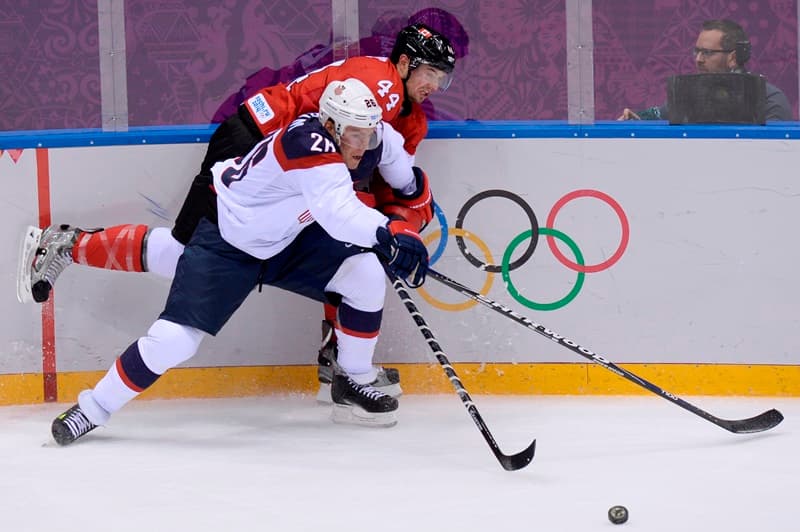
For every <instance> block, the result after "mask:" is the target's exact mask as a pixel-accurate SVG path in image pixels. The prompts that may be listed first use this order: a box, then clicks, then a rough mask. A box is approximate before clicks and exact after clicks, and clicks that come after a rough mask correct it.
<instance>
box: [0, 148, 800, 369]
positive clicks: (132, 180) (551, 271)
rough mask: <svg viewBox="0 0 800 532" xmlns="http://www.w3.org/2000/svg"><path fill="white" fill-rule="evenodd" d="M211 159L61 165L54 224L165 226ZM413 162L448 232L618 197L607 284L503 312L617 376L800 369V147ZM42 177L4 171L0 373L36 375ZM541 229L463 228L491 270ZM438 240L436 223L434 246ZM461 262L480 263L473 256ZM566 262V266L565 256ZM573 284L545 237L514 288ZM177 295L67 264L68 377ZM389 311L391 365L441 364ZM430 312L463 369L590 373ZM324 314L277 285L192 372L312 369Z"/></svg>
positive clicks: (525, 291)
mask: <svg viewBox="0 0 800 532" xmlns="http://www.w3.org/2000/svg"><path fill="white" fill-rule="evenodd" d="M204 150H205V147H204V146H201V145H159V146H155V145H148V146H115V147H94V148H60V149H51V150H49V158H50V183H51V185H50V186H51V208H52V220H53V222H55V223H62V222H63V223H72V224H78V225H81V226H84V227H91V226H110V225H117V224H121V223H146V224H151V225H171V218H172V217H174V216H175V214H176V213H177V211H178V209H179V208H180V205H181V202H182V201H183V196H184V194H185V191H186V190H187V187H188V184H189V182H190V180H191V178H192V176H193V175H194V173H195V172H196V170H197V168H198V167H199V162H200V160H201V158H202V156H203V153H204ZM417 162H418V164H419V165H420V166H422V167H423V168H424V169H425V170H426V171H427V172H428V174H429V175H430V177H431V180H432V182H433V188H434V197H435V199H436V201H437V203H438V204H439V205H440V206H441V207H442V210H443V212H444V214H445V216H446V218H447V221H448V225H449V226H450V227H451V228H452V227H453V226H454V225H455V223H456V218H457V215H458V212H459V210H460V209H461V207H462V206H463V205H464V204H465V203H466V202H467V200H468V199H470V198H471V197H472V196H474V195H475V194H477V193H479V192H481V191H485V190H488V189H503V190H506V191H510V192H513V193H514V194H516V195H518V196H519V197H520V198H522V199H523V200H524V201H526V202H527V203H528V204H529V205H530V206H531V208H532V209H533V211H534V212H535V214H536V217H537V218H538V224H539V226H545V223H546V221H547V216H548V213H549V212H550V210H551V208H552V207H553V205H554V204H555V203H556V202H557V201H558V200H559V199H560V198H563V197H564V196H565V195H567V194H570V193H573V192H575V191H578V190H583V189H591V190H595V191H598V192H599V193H602V194H604V195H608V196H609V197H610V198H612V199H613V200H614V201H616V202H617V203H618V204H619V206H620V208H621V209H622V211H623V212H624V214H625V216H626V218H627V220H628V222H629V224H630V240H629V243H628V245H627V248H626V249H625V250H624V252H623V253H622V255H621V257H620V258H619V260H618V261H617V262H616V263H614V264H613V265H611V266H610V267H609V268H607V269H605V270H603V271H599V272H596V273H587V274H586V275H585V280H584V284H583V287H582V288H581V290H580V291H579V292H578V294H577V296H576V297H575V298H574V299H573V300H572V301H570V302H569V303H568V304H566V305H565V306H563V307H561V308H558V309H556V310H550V311H539V310H534V309H530V308H526V307H524V306H523V305H521V304H519V303H518V302H517V301H515V300H514V299H513V298H512V297H511V295H509V292H508V291H507V290H506V288H505V287H504V286H503V282H502V279H501V277H500V275H499V274H496V275H495V277H496V278H495V281H494V286H493V288H492V289H491V291H490V292H489V293H488V296H489V297H490V298H492V299H496V300H498V301H500V302H502V303H504V304H507V305H509V306H511V307H512V308H514V309H515V310H517V311H518V312H520V313H521V314H523V315H525V316H527V317H529V318H531V319H533V320H534V321H538V322H540V323H542V324H543V325H545V326H547V327H549V328H551V329H553V330H555V331H556V332H558V333H560V334H562V335H565V336H567V337H569V338H571V339H572V340H575V341H577V342H578V343H580V344H582V345H584V346H586V347H589V348H590V349H592V350H594V351H596V352H598V353H600V354H602V355H604V356H606V357H607V358H609V359H611V360H614V361H615V362H662V363H669V362H685V363H695V362H696V363H707V362H711V363H759V364H798V363H800V357H798V355H797V352H796V348H795V345H796V342H795V341H794V334H795V332H794V331H796V330H797V328H798V327H797V325H798V323H797V322H798V315H800V312H798V310H800V303H798V300H799V299H800V297H798V296H800V289H798V287H797V283H796V282H795V270H796V265H797V264H798V263H800V260H799V259H800V252H798V250H797V246H796V245H794V240H795V239H794V238H793V237H794V233H795V231H796V228H797V227H800V214H798V211H797V208H796V204H797V202H798V201H800V200H799V199H798V198H800V185H798V180H797V177H796V176H795V175H794V170H795V169H796V168H798V167H800V164H798V163H800V144H798V143H797V142H795V141H785V142H784V141H774V140H769V141H759V140H670V139H653V140H644V139H636V140H628V139H514V140H491V139H480V140H466V139H456V140H427V141H426V142H425V143H423V146H422V149H421V151H420V153H419V154H418V157H417ZM36 172H37V166H36V160H35V150H25V152H24V153H23V154H22V157H21V158H20V159H19V161H18V162H17V163H12V161H11V159H10V158H9V157H8V155H4V156H2V157H0V174H1V175H2V177H3V178H4V179H3V183H4V185H5V186H6V190H7V191H8V192H7V195H6V198H7V199H6V205H7V208H6V209H3V212H2V215H0V216H2V222H3V223H4V227H6V231H5V232H4V233H3V235H4V236H3V237H2V238H3V241H2V243H3V244H4V245H5V247H6V249H9V250H13V252H11V253H8V254H6V255H5V256H4V257H3V258H2V262H0V276H1V277H2V279H3V280H4V284H5V286H6V290H5V291H4V292H3V296H2V299H0V304H1V305H3V306H4V307H5V308H4V314H5V315H6V316H7V319H6V320H4V321H3V322H2V325H0V336H2V340H3V341H4V343H5V345H6V346H7V352H6V356H5V357H2V358H0V373H18V372H38V371H41V313H40V310H39V307H38V306H33V305H29V306H23V305H20V304H19V303H17V302H16V299H15V296H14V277H15V270H16V250H17V245H18V238H19V235H20V234H21V231H22V229H23V228H24V226H25V225H28V224H36V223H37V220H38V207H37V177H36V176H37V173H36ZM147 198H149V199H147ZM153 211H155V212H156V213H158V214H160V216H161V217H160V216H159V215H157V214H155V213H154V212H153ZM164 216H165V217H167V218H168V219H169V221H167V220H164V219H162V217H164ZM528 228H529V222H528V220H527V218H526V217H525V215H524V213H523V211H522V209H521V208H520V207H519V206H517V205H515V204H514V203H512V202H510V201H509V200H506V199H499V198H490V199H487V200H484V201H481V202H479V203H477V204H476V205H475V206H474V207H473V208H472V209H471V210H470V211H469V214H468V215H467V216H466V218H465V220H464V229H465V230H467V231H469V232H470V233H472V234H473V235H475V236H476V237H478V238H479V239H480V240H482V241H484V242H485V243H486V244H487V245H488V247H489V248H490V250H491V253H492V255H493V256H494V257H495V259H496V261H499V260H500V258H501V257H502V255H503V252H504V251H505V249H506V247H507V246H508V243H509V242H510V240H511V239H512V238H513V237H515V236H516V235H518V234H519V233H521V232H522V231H524V230H525V229H528ZM554 228H555V229H557V230H559V231H561V232H563V233H565V234H566V235H568V236H569V237H570V238H571V239H573V240H574V241H575V243H576V244H577V246H578V248H579V249H580V251H581V253H582V254H583V255H584V257H585V262H586V264H589V265H592V264H597V263H602V262H604V261H606V260H607V259H609V257H611V256H612V255H613V254H614V252H615V250H616V249H617V247H618V245H619V243H620V239H621V233H622V231H621V226H620V222H619V220H618V217H617V214H615V212H614V210H612V208H611V207H609V206H608V205H607V204H606V203H604V202H602V201H600V200H599V199H596V198H591V197H581V198H577V199H574V200H572V201H569V202H567V203H566V204H565V205H564V206H563V207H562V208H561V210H560V211H559V213H558V216H557V218H556V221H555V225H554ZM436 229H438V224H437V223H436V222H434V223H433V224H432V226H431V228H429V229H428V230H426V233H428V232H430V231H433V230H436ZM436 244H437V242H436V241H434V242H433V243H432V244H431V245H430V246H429V248H430V250H431V252H433V251H434V249H435V247H436ZM467 245H468V248H469V249H470V250H471V251H472V252H473V253H475V255H476V256H478V257H481V258H482V253H481V252H480V251H479V250H478V249H477V248H476V247H475V245H473V244H471V243H470V242H469V241H468V244H467ZM526 245H527V242H523V243H522V244H521V245H520V247H519V248H518V249H517V252H516V253H515V254H514V255H513V256H512V261H513V260H516V258H517V257H519V256H520V254H521V252H522V250H523V249H524V247H525V246H526ZM560 249H562V248H561V247H560ZM563 253H564V255H565V256H566V257H567V258H569V259H572V254H571V252H570V251H569V249H568V248H566V247H563ZM435 268H436V269H437V270H438V271H441V272H442V273H444V274H446V275H448V276H450V277H452V278H454V279H456V280H458V281H461V282H462V283H464V284H467V285H468V286H470V287H473V288H475V289H479V288H480V287H481V285H482V284H483V282H484V280H485V278H486V275H487V274H486V273H485V272H483V271H480V270H479V269H478V268H476V267H475V266H473V265H471V264H470V263H469V262H467V260H466V259H465V258H464V257H463V256H462V254H461V253H460V252H459V250H458V247H457V246H456V242H455V239H454V238H453V237H452V236H451V237H450V239H449V241H448V245H447V247H446V249H445V253H444V255H443V256H442V258H441V259H440V260H439V261H438V262H437V263H436V265H435ZM576 275H577V274H576V272H574V271H572V270H570V269H568V268H567V267H566V266H564V265H562V264H561V263H559V262H558V261H557V260H556V259H555V258H554V256H553V253H552V252H551V251H550V249H549V248H548V246H547V243H546V240H545V238H544V237H542V238H541V239H540V241H539V245H538V246H537V249H536V251H535V252H534V253H533V255H532V257H531V258H530V259H529V260H528V261H527V262H525V263H524V264H522V265H521V266H520V267H519V268H517V269H515V270H514V271H513V272H512V273H511V278H512V281H513V282H514V284H515V286H516V287H517V289H518V290H519V292H520V293H521V294H522V295H523V296H524V297H526V298H528V299H531V300H534V301H538V302H552V301H555V300H558V299H561V298H562V297H564V296H565V294H567V293H568V292H569V291H570V290H571V289H572V287H573V285H574V283H575V279H576ZM426 288H427V289H428V290H429V292H430V293H431V294H432V295H433V296H434V297H436V298H439V299H440V300H442V301H445V302H451V303H456V302H460V301H463V297H461V296H459V295H458V294H456V293H455V292H453V291H452V290H450V289H448V288H445V287H443V286H441V285H438V283H436V282H435V281H433V280H430V281H429V282H428V283H427V284H426ZM167 290H168V283H167V282H165V281H160V280H157V279H155V278H154V277H152V276H150V275H149V274H148V275H143V274H126V273H119V272H107V271H101V270H96V269H87V268H82V267H74V266H73V267H70V268H69V269H68V270H67V271H66V272H65V273H64V275H63V276H62V277H61V279H60V280H59V283H58V285H57V290H56V299H55V302H56V314H55V323H56V354H57V360H58V370H59V371H85V370H93V369H96V370H103V369H106V368H107V367H108V366H109V365H110V364H111V362H112V361H113V360H114V358H115V357H116V356H118V355H119V353H120V352H121V350H123V349H124V348H125V347H127V345H129V344H130V343H131V342H132V341H133V340H134V339H135V338H137V337H138V336H140V335H142V334H144V333H145V332H146V330H147V328H148V327H149V325H150V324H151V323H152V322H153V321H154V320H155V319H156V317H157V315H158V314H159V312H160V311H161V308H162V306H163V302H164V299H165V297H166V294H167ZM387 301H388V308H387V311H386V312H385V314H384V316H385V317H384V331H383V335H382V337H381V340H380V343H379V352H378V356H377V359H378V360H379V361H381V362H389V361H391V362H425V361H429V360H431V357H430V354H429V351H428V348H427V346H426V344H425V343H424V342H423V341H422V338H421V336H420V335H419V333H418V332H417V330H416V327H415V326H414V325H413V323H412V322H411V320H410V318H409V317H408V315H407V313H406V311H405V310H404V309H403V308H402V307H401V306H400V305H399V304H398V302H397V298H396V296H395V295H394V292H393V290H391V288H390V287H388V285H387ZM416 301H417V304H418V305H419V307H420V309H421V310H422V312H423V313H424V314H425V318H426V319H427V321H428V322H429V324H430V325H431V327H432V329H433V330H434V332H435V334H436V336H437V339H438V340H439V342H440V343H441V344H442V347H443V348H444V349H445V351H446V352H447V354H448V357H449V358H450V359H451V360H452V361H454V362H462V361H463V362H469V361H486V362H488V361H496V362H509V361H511V362H513V361H516V362H582V361H583V359H580V358H579V357H577V356H576V355H574V354H572V353H569V352H568V351H566V350H564V349H563V348H559V347H558V346H557V345H555V344H553V343H551V342H548V341H546V340H545V339H544V338H542V337H541V336H538V335H536V334H534V333H533V332H531V331H528V330H526V329H524V328H523V327H521V326H519V325H518V324H515V323H514V322H512V321H510V320H507V319H504V318H503V317H502V316H500V315H498V314H495V313H493V312H491V311H489V310H487V309H484V308H481V307H476V308H473V309H470V310H466V311H460V312H450V311H444V310H441V309H439V308H434V307H432V306H430V305H429V304H427V303H426V302H425V301H423V300H422V298H421V297H419V296H416ZM321 314H322V311H321V308H320V306H319V305H318V304H316V303H313V302H309V301H306V300H302V299H300V298H299V297H297V296H294V295H291V294H285V293H282V292H280V291H278V290H274V289H269V288H265V290H264V292H263V293H261V294H254V295H253V296H251V298H250V299H249V300H248V302H246V304H245V306H244V307H243V308H242V309H241V310H240V312H239V313H238V314H237V315H236V316H235V317H234V319H233V320H232V321H231V322H230V323H229V324H228V325H227V326H226V328H225V329H224V330H223V331H222V333H221V334H220V335H219V337H218V338H216V339H211V340H209V341H207V342H205V343H204V345H203V346H202V347H201V352H200V353H199V354H198V355H197V356H196V357H195V358H194V359H192V360H191V361H190V362H189V363H187V364H186V365H189V366H223V365H262V364H312V363H314V362H315V359H316V349H317V343H318V335H319V320H320V318H321Z"/></svg>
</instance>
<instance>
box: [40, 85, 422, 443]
mask: <svg viewBox="0 0 800 532" xmlns="http://www.w3.org/2000/svg"><path fill="white" fill-rule="evenodd" d="M319 109H320V112H319V114H306V115H301V116H300V117H298V118H297V119H296V120H294V121H293V122H292V123H291V124H290V125H288V126H287V127H284V128H281V129H278V130H277V131H275V132H272V133H270V134H268V135H267V136H266V137H265V138H264V139H263V140H262V141H261V142H259V143H258V144H256V146H255V147H254V148H253V150H252V151H251V152H249V153H248V154H247V155H246V156H244V157H238V158H235V159H229V160H226V161H222V162H219V163H217V164H215V165H214V167H213V169H212V173H213V183H214V187H215V189H216V190H217V201H218V223H217V224H214V223H212V222H211V221H209V220H207V219H203V220H201V222H200V223H199V225H198V227H197V230H196V231H195V232H194V234H193V235H192V238H191V240H190V241H189V243H188V244H187V245H186V249H185V250H184V252H183V254H182V255H181V258H180V259H179V261H178V264H177V269H176V272H175V277H174V279H173V282H172V286H171V287H170V292H169V296H168V298H167V302H166V305H165V308H164V311H163V312H162V313H161V315H160V316H159V318H158V319H157V320H156V322H155V323H154V324H153V325H152V326H151V327H150V329H149V330H148V332H147V334H146V335H145V336H142V337H141V338H139V339H138V340H136V341H134V342H133V343H132V344H131V345H130V346H129V347H128V348H127V349H126V350H125V351H124V352H123V353H122V354H121V355H120V356H119V357H118V358H117V360H116V362H115V363H114V364H113V365H112V366H111V368H110V369H109V370H108V372H107V373H106V374H105V376H104V377H103V378H102V379H100V381H99V382H98V383H97V385H96V386H95V387H94V388H93V389H91V390H85V391H83V392H81V393H80V395H79V398H78V403H77V404H76V405H74V406H72V407H71V408H70V409H68V410H67V411H66V412H64V413H63V414H61V415H59V416H58V417H57V418H56V419H55V420H54V421H53V424H52V434H53V437H54V439H55V440H56V442H57V443H58V444H60V445H67V444H70V443H72V442H73V441H75V440H76V439H78V438H80V437H82V436H84V435H85V434H87V433H88V432H89V431H91V430H93V429H94V428H96V427H97V426H100V425H104V424H106V423H107V422H108V420H109V418H110V416H111V415H112V414H113V413H114V412H116V411H117V410H119V409H120V408H122V407H123V406H124V405H125V404H126V403H128V402H129V401H131V400H132V399H134V398H135V397H136V396H137V395H139V393H141V392H142V391H143V390H145V389H146V388H148V387H149V386H151V385H152V384H153V383H154V382H155V381H156V380H157V379H158V378H159V377H160V376H161V375H162V374H163V373H165V372H166V371H167V370H168V369H170V368H172V367H174V366H176V365H178V364H180V363H181V362H183V361H185V360H187V359H189V358H191V357H192V356H193V355H194V354H195V353H196V352H197V349H198V347H199V345H200V342H201V340H202V338H203V336H204V333H205V334H211V335H215V334H216V333H217V332H218V331H219V330H220V329H221V328H222V327H223V326H224V324H225V323H226V322H227V320H228V319H229V318H230V317H231V316H232V315H233V313H234V312H235V311H236V309H237V308H238V307H239V306H240V305H241V304H242V303H243V302H244V300H245V299H246V298H247V296H248V295H249V294H250V293H251V292H252V291H253V288H255V287H256V286H260V285H261V284H267V285H271V286H276V287H278V288H282V289H284V290H288V291H290V292H294V293H296V294H299V295H303V296H306V297H309V298H312V299H315V300H317V301H324V300H326V298H328V297H336V298H337V299H339V300H340V304H339V321H340V327H339V329H338V331H337V332H338V336H339V357H338V361H337V362H336V363H335V370H334V374H333V383H332V392H331V394H332V400H333V412H332V418H333V420H334V421H335V422H342V423H355V424H361V425H372V426H392V425H394V424H395V423H396V422H397V420H396V417H395V411H396V410H397V407H398V402H397V399H395V398H393V397H391V396H389V395H387V394H385V393H383V392H381V391H380V390H377V389H376V388H374V387H373V386H372V385H371V383H372V382H373V381H374V380H375V376H376V375H375V374H376V370H375V368H374V366H373V365H372V356H373V352H374V349H375V344H376V343H377V339H378V334H379V330H380V325H381V317H382V311H383V300H384V292H385V285H386V282H385V273H384V266H383V265H382V264H381V261H380V260H379V259H378V256H377V254H380V255H381V256H382V257H384V258H383V260H384V261H385V267H387V268H388V269H389V270H390V271H391V272H392V273H393V274H395V275H397V276H398V277H400V278H403V279H406V280H407V282H408V283H409V284H411V285H412V286H413V285H416V286H418V285H421V284H422V283H423V282H424V280H425V273H426V270H427V261H428V253H427V250H426V249H425V246H424V245H423V243H422V240H421V238H420V236H419V234H417V232H416V230H415V229H414V228H413V227H411V225H410V224H408V223H407V222H404V221H398V220H390V219H389V218H387V217H386V216H385V215H383V214H382V213H380V212H379V211H377V210H375V209H372V208H370V207H368V206H366V205H365V204H364V203H362V202H361V201H360V200H359V199H358V198H357V196H356V194H355V191H354V190H353V186H352V180H351V176H350V173H349V171H348V169H350V170H352V169H355V168H356V167H357V166H358V164H359V162H360V160H361V157H363V155H364V153H365V152H366V151H367V149H368V148H373V147H375V146H377V145H378V139H377V137H378V135H379V134H380V129H381V128H380V120H381V118H380V117H381V114H380V111H379V110H378V109H376V105H375V98H374V96H373V95H372V93H371V92H370V90H369V88H367V86H366V85H365V84H363V83H362V82H360V81H358V80H356V79H347V80H345V81H334V82H332V83H330V84H329V85H328V86H327V87H326V88H325V90H324V91H323V93H322V97H321V99H320V103H319ZM382 145H383V151H382V154H381V163H380V165H379V166H380V168H381V170H383V175H384V177H385V178H386V180H387V181H388V182H389V183H390V185H391V186H392V187H393V188H394V189H398V190H411V189H414V188H415V187H416V184H415V181H416V178H415V176H414V175H413V174H411V175H409V173H407V172H405V171H403V167H402V166H393V164H392V163H393V161H394V160H396V159H397V158H405V157H406V154H405V152H404V150H403V148H402V138H401V137H400V136H399V135H397V136H396V139H395V140H392V139H388V142H387V141H384V142H383V144H382ZM373 249H374V250H375V253H373V252H371V250H373ZM331 294H332V296H331Z"/></svg>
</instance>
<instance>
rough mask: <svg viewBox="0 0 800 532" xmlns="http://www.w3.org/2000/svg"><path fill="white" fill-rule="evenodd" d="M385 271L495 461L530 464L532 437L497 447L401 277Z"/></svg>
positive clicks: (509, 468)
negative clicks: (514, 449) (507, 448)
mask: <svg viewBox="0 0 800 532" xmlns="http://www.w3.org/2000/svg"><path fill="white" fill-rule="evenodd" d="M386 275H387V276H388V277H389V281H390V282H391V284H392V288H394V291H395V292H397V295H398V297H399V298H400V301H401V302H402V303H403V306H404V307H405V308H406V310H407V311H408V313H409V314H410V315H411V317H412V319H413V320H414V323H415V324H416V326H417V328H418V329H419V331H420V333H422V336H423V337H424V338H425V341H426V342H427V344H428V347H429V348H430V349H431V351H433V355H434V356H435V357H436V360H437V361H438V362H439V364H440V365H441V366H442V369H443V370H444V373H445V375H447V378H448V379H449V380H450V383H451V384H452V385H453V387H454V388H455V389H456V394H457V395H458V397H459V398H460V399H461V402H462V403H464V407H465V408H466V409H467V412H468V413H469V416H470V417H471V418H472V421H474V422H475V425H477V427H478V430H479V431H480V433H481V436H483V439H484V440H486V443H487V444H489V448H490V449H491V450H492V453H493V454H494V456H495V457H496V458H497V461H498V462H500V465H501V466H503V469H505V470H506V471H516V470H518V469H522V468H523V467H525V466H527V465H528V464H530V463H531V460H533V455H534V453H535V452H536V440H533V442H532V443H531V444H530V445H529V446H528V447H527V448H526V449H525V450H524V451H521V452H519V453H517V454H512V455H507V454H504V453H503V452H502V451H501V450H500V446H499V445H497V442H496V441H495V439H494V436H492V432H491V431H490V430H489V427H487V426H486V423H485V422H484V421H483V417H481V414H480V412H478V407H476V406H475V403H473V402H472V397H470V395H469V392H467V390H466V388H464V385H463V384H462V382H461V379H460V378H459V377H458V375H457V374H456V370H454V369H453V366H452V365H451V364H450V361H449V360H448V359H447V355H445V354H444V351H443V350H442V348H441V346H440V345H439V342H437V341H436V337H435V336H434V334H433V331H431V329H430V327H428V324H427V323H426V322H425V318H423V317H422V313H420V311H419V309H418V308H417V305H416V303H414V300H413V299H411V296H410V295H409V294H408V290H406V288H405V287H404V286H403V283H402V281H400V280H399V279H398V278H397V277H396V276H395V275H394V274H393V273H392V272H391V271H389V269H388V268H387V269H386Z"/></svg>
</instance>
